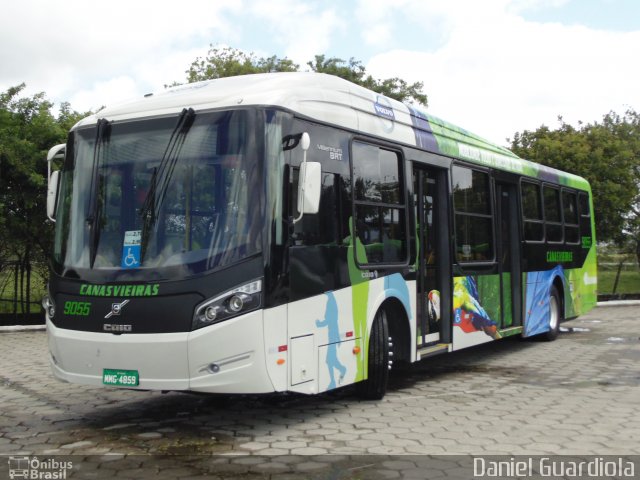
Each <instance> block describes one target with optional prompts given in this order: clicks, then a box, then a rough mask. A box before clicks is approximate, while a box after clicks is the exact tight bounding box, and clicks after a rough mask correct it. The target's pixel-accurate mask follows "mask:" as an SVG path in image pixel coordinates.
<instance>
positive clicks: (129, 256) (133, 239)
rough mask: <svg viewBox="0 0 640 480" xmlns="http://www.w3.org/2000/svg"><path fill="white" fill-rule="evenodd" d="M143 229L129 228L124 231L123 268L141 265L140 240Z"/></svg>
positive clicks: (121, 263) (121, 264)
mask: <svg viewBox="0 0 640 480" xmlns="http://www.w3.org/2000/svg"><path fill="white" fill-rule="evenodd" d="M141 238H142V230H129V231H128V232H124V242H123V244H122V261H121V262H120V266H121V267H122V268H138V267H140V240H141Z"/></svg>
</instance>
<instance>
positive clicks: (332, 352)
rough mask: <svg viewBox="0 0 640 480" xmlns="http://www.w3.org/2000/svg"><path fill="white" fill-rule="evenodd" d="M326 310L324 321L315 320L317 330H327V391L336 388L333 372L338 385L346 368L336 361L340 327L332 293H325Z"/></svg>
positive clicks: (336, 306) (336, 305)
mask: <svg viewBox="0 0 640 480" xmlns="http://www.w3.org/2000/svg"><path fill="white" fill-rule="evenodd" d="M326 295H327V308H326V310H325V313H324V320H316V326H317V327H318V328H322V327H327V329H328V342H329V345H328V346H327V359H326V362H327V368H328V369H329V377H330V378H331V382H329V386H328V387H327V390H331V389H333V388H336V387H337V385H336V378H335V373H334V370H338V372H339V373H340V379H339V383H341V382H342V379H343V378H344V376H345V374H346V373H347V368H346V367H345V366H344V365H343V364H342V363H340V360H338V346H339V345H340V344H339V342H340V327H339V326H338V304H337V303H336V299H335V297H334V296H333V292H327V293H326Z"/></svg>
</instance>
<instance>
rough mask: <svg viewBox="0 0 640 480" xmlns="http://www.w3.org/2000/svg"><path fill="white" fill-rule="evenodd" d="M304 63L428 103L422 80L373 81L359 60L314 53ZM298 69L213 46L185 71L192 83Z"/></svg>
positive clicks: (405, 99) (284, 61)
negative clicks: (312, 57)
mask: <svg viewBox="0 0 640 480" xmlns="http://www.w3.org/2000/svg"><path fill="white" fill-rule="evenodd" d="M307 66H308V67H309V68H310V69H311V70H312V71H314V72H318V73H326V74H329V75H335V76H337V77H340V78H344V79H345V80H349V81H350V82H353V83H356V84H358V85H362V86H363V87H366V88H368V89H370V90H373V91H374V92H378V93H381V94H383V95H386V96H387V97H390V98H395V99H396V100H399V101H401V102H409V103H416V104H419V105H422V106H424V107H426V106H427V95H426V94H424V93H423V92H422V89H423V88H424V84H423V83H422V82H415V83H412V84H409V83H407V82H406V81H404V80H402V79H400V78H397V77H394V78H387V79H384V80H376V79H375V78H373V77H372V76H371V75H369V74H367V71H366V69H365V67H364V65H362V62H360V61H358V60H355V59H354V58H351V59H349V60H348V61H345V60H342V59H340V58H335V57H330V58H327V57H326V56H325V55H316V56H315V59H314V60H313V61H310V62H308V63H307ZM297 71H300V66H299V65H298V64H296V63H293V61H291V60H290V59H288V58H286V57H285V58H278V57H277V56H275V55H274V56H272V57H267V58H262V57H260V58H258V57H256V56H255V55H254V54H252V53H249V54H247V53H244V52H242V51H241V50H238V49H235V48H230V47H223V48H217V47H213V46H212V47H211V48H210V49H209V52H208V53H207V56H206V57H204V58H202V57H198V58H196V59H195V60H194V61H193V63H192V64H191V66H190V67H189V70H187V71H186V74H187V82H189V83H192V82H200V81H203V80H211V79H215V78H223V77H233V76H236V75H248V74H252V73H272V72H297ZM175 85H179V83H177V82H174V83H173V84H172V86H175Z"/></svg>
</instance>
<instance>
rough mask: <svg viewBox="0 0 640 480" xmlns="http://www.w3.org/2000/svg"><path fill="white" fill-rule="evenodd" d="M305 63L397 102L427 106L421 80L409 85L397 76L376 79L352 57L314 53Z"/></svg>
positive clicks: (317, 70)
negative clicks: (326, 55) (312, 57)
mask: <svg viewBox="0 0 640 480" xmlns="http://www.w3.org/2000/svg"><path fill="white" fill-rule="evenodd" d="M307 65H308V66H309V67H310V68H311V70H313V71H314V72H318V73H327V74H329V75H335V76H336V77H340V78H344V79H345V80H349V81H350V82H353V83H356V84H358V85H361V86H363V87H365V88H368V89H369V90H373V91H374V92H378V93H381V94H383V95H385V96H387V97H390V98H394V99H396V100H398V101H399V102H408V103H417V104H419V105H422V106H424V107H426V106H427V95H426V94H424V93H423V92H422V89H423V88H424V84H423V83H422V82H415V83H412V84H411V85H409V84H408V83H407V82H406V81H404V80H402V79H400V78H398V77H394V78H387V79H385V80H376V79H375V78H373V77H372V76H371V75H369V74H367V72H366V69H365V67H364V66H363V65H362V62H360V61H359V60H355V59H354V58H353V57H352V58H350V59H349V61H345V60H343V59H341V58H335V57H331V58H326V57H325V56H324V55H316V56H315V60H314V61H312V62H307Z"/></svg>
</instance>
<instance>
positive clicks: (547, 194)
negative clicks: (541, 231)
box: [544, 187, 561, 222]
mask: <svg viewBox="0 0 640 480" xmlns="http://www.w3.org/2000/svg"><path fill="white" fill-rule="evenodd" d="M544 219H545V220H546V221H547V222H560V221H561V218H560V192H559V191H558V189H557V188H551V187H544Z"/></svg>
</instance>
